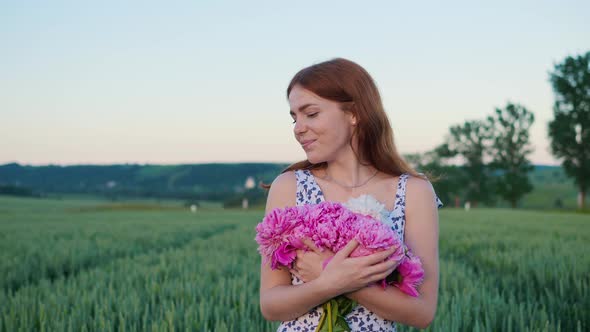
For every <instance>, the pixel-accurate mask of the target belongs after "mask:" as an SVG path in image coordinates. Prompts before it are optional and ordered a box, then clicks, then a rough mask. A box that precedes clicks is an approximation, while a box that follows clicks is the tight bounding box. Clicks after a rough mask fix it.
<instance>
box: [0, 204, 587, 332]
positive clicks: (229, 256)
mask: <svg viewBox="0 0 590 332" xmlns="http://www.w3.org/2000/svg"><path fill="white" fill-rule="evenodd" d="M262 216H263V212H262V211H260V210H256V211H242V210H223V209H221V208H219V207H217V206H215V205H211V206H209V205H203V207H202V208H201V209H199V210H198V211H197V212H196V213H191V212H190V211H189V210H188V209H186V208H184V207H182V206H181V204H180V203H178V202H176V203H175V202H148V201H142V202H131V203H109V202H107V201H98V200H92V199H80V198H77V199H64V200H55V199H42V200H41V199H21V198H8V197H0V285H1V287H2V292H1V293H0V331H10V332H12V331H272V330H274V329H276V327H277V326H278V323H276V322H266V321H265V320H264V319H263V317H262V316H261V314H260V311H259V307H258V280H259V276H258V273H259V267H260V258H259V256H258V253H257V252H256V244H255V242H254V240H253V238H254V227H255V225H256V224H257V223H258V222H259V221H260V220H261V218H262ZM589 243H590V215H589V214H575V213H560V212H534V211H511V210H504V209H495V210H494V209H472V210H471V211H468V212H466V211H463V210H453V209H442V210H441V211H440V267H441V271H440V273H441V284H440V293H439V294H440V296H439V303H438V312H437V315H436V319H435V321H434V322H433V323H432V325H431V326H430V328H429V330H433V331H588V330H590V250H589V249H590V248H589V245H588V244H589ZM398 329H399V330H401V331H408V330H412V329H410V328H407V327H404V326H401V325H398Z"/></svg>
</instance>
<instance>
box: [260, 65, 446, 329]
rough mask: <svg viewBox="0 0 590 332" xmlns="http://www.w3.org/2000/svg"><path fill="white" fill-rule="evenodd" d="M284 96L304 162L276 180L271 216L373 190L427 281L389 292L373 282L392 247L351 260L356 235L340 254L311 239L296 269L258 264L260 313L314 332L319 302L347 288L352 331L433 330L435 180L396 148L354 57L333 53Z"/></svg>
mask: <svg viewBox="0 0 590 332" xmlns="http://www.w3.org/2000/svg"><path fill="white" fill-rule="evenodd" d="M287 97H288V100H289V106H290V114H291V117H292V118H293V124H294V128H293V133H294V135H295V139H296V140H297V142H299V144H301V147H302V148H303V150H304V151H305V153H306V156H307V160H305V161H302V162H299V163H296V164H293V165H291V166H290V167H288V168H287V169H286V170H285V171H284V172H283V173H282V174H281V175H279V176H278V177H277V178H276V179H275V180H274V181H273V183H272V185H271V188H270V191H269V194H268V201H267V205H266V211H267V213H268V212H270V211H271V210H273V209H275V208H284V207H287V206H295V205H303V204H317V203H319V202H322V201H333V202H343V203H344V202H347V201H348V200H349V199H351V198H355V197H358V196H360V195H371V196H372V197H374V198H375V199H376V200H378V201H379V202H381V203H382V204H384V205H385V207H386V209H387V210H388V212H389V213H388V214H389V220H388V222H390V224H391V225H392V227H393V229H394V230H395V231H396V233H397V234H398V235H399V236H400V238H401V239H403V240H404V242H405V243H406V245H407V246H408V247H409V248H410V249H411V250H412V251H413V252H414V253H415V254H416V255H417V256H418V257H420V259H421V261H422V264H423V268H424V272H425V279H424V282H423V283H422V284H421V286H420V287H419V289H418V290H419V292H420V295H419V296H418V297H411V296H409V295H406V294H404V293H403V292H401V291H400V290H398V289H397V288H395V287H387V288H386V289H385V290H384V289H382V288H381V287H380V286H377V285H376V284H375V283H374V282H375V281H378V280H381V279H383V278H384V277H386V276H387V275H389V274H390V273H391V272H392V271H393V269H394V265H393V263H392V262H389V261H388V262H384V259H385V258H386V257H387V256H389V255H390V254H391V253H392V252H391V251H383V252H379V253H375V254H373V255H370V256H366V257H357V258H350V257H348V255H349V254H350V253H351V252H352V251H353V250H354V248H355V247H356V246H357V245H358V243H356V241H354V240H353V241H351V242H350V243H348V245H347V246H346V247H345V248H344V249H342V250H341V251H340V252H338V253H336V254H334V253H332V252H329V251H327V250H326V251H323V252H322V251H320V250H318V249H317V248H315V247H314V245H313V242H311V241H309V240H305V243H306V244H307V245H308V246H309V249H310V250H308V251H299V252H298V255H297V260H296V263H295V264H294V265H293V267H292V269H290V270H288V269H279V270H272V269H271V268H270V266H269V265H268V264H262V266H261V278H260V308H261V311H262V314H263V316H264V317H265V318H266V319H268V320H274V321H283V322H282V324H281V325H280V327H279V331H314V330H315V328H316V327H317V325H318V323H319V318H320V316H321V310H322V308H321V304H322V303H324V302H326V301H328V300H329V299H331V298H334V297H336V296H338V295H343V294H344V295H345V296H347V297H349V298H351V299H353V300H354V301H356V302H357V303H358V305H357V306H356V307H355V308H354V309H353V311H352V312H351V313H350V314H349V315H347V317H346V321H347V322H348V324H349V326H350V327H351V329H352V330H353V331H395V325H394V323H393V322H399V323H402V324H405V325H411V326H415V327H418V328H425V327H427V326H428V325H429V324H430V322H432V320H433V319H434V315H435V312H436V303H437V293H438V283H439V279H438V274H439V267H438V212H437V207H439V206H440V205H441V204H440V201H439V200H438V198H437V197H436V195H435V193H434V190H433V188H432V186H431V184H430V183H429V182H428V181H427V180H426V179H425V178H424V176H422V175H421V174H418V173H416V171H414V170H413V169H412V168H411V167H410V166H408V164H407V163H406V162H404V160H403V159H402V158H401V157H400V155H399V153H398V152H397V150H396V148H395V144H394V142H393V133H392V129H391V126H390V124H389V120H388V118H387V115H386V113H385V111H384V109H383V105H382V103H381V97H380V95H379V92H378V90H377V87H376V86H375V83H374V82H373V79H372V78H371V76H370V75H369V74H368V73H367V72H366V71H365V70H364V69H363V68H362V67H360V66H359V65H357V64H356V63H354V62H352V61H349V60H345V59H334V60H330V61H326V62H323V63H319V64H316V65H313V66H310V67H307V68H304V69H302V70H301V71H299V72H298V73H297V74H296V75H295V77H293V79H292V80H291V83H290V84H289V87H288V88H287ZM329 258H331V260H328V259H329ZM326 262H328V263H327V264H325V263H326ZM323 266H325V267H323Z"/></svg>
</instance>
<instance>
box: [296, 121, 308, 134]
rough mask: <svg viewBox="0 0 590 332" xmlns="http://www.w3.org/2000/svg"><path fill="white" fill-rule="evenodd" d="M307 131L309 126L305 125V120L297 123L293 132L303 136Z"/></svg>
mask: <svg viewBox="0 0 590 332" xmlns="http://www.w3.org/2000/svg"><path fill="white" fill-rule="evenodd" d="M306 130H307V125H306V124H305V121H304V120H299V121H296V122H295V127H294V128H293V131H294V132H295V134H296V135H298V134H302V133H304V132H305V131H306Z"/></svg>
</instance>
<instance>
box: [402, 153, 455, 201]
mask: <svg viewBox="0 0 590 332" xmlns="http://www.w3.org/2000/svg"><path fill="white" fill-rule="evenodd" d="M404 159H405V160H406V161H407V162H408V163H410V165H412V167H413V168H414V169H416V170H417V171H418V172H422V173H424V174H426V176H428V178H429V180H430V181H431V182H432V186H433V187H434V190H435V191H436V195H437V196H438V198H440V200H441V201H442V202H443V204H444V205H445V206H448V207H452V206H454V205H455V202H454V201H455V198H456V197H459V196H460V195H461V194H462V193H463V185H462V184H463V183H464V182H465V178H464V171H463V169H462V168H461V167H459V166H455V165H448V164H446V163H445V162H444V160H443V158H442V156H441V155H439V154H438V151H437V150H436V149H435V150H433V151H428V152H425V153H423V154H419V153H414V154H408V155H404Z"/></svg>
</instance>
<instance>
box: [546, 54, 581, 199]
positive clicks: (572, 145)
mask: <svg viewBox="0 0 590 332" xmlns="http://www.w3.org/2000/svg"><path fill="white" fill-rule="evenodd" d="M549 80H550V82H551V85H552V87H553V92H554V93H555V104H554V106H553V115H554V119H553V120H552V121H550V122H549V138H550V139H551V152H552V153H553V155H554V156H555V157H557V158H559V159H562V165H563V168H564V170H565V172H566V174H567V175H568V176H569V177H572V178H573V179H574V182H575V183H576V185H577V186H578V189H579V200H578V207H579V208H581V209H583V208H584V205H585V204H584V203H585V202H584V201H585V196H586V191H587V189H588V187H589V185H590V52H586V54H584V55H580V56H576V57H571V56H568V57H567V58H565V60H563V62H562V63H558V64H556V65H555V67H554V70H553V72H550V73H549Z"/></svg>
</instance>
